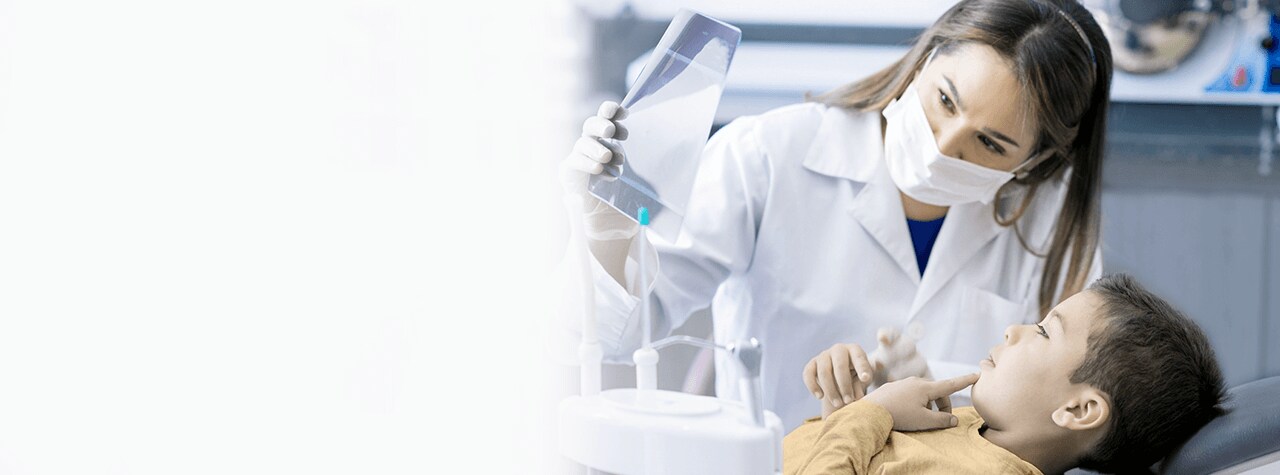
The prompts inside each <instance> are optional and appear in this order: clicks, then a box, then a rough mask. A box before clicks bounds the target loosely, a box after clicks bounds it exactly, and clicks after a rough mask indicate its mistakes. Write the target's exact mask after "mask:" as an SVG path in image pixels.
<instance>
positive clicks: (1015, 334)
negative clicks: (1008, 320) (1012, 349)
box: [1004, 325, 1027, 344]
mask: <svg viewBox="0 0 1280 475" xmlns="http://www.w3.org/2000/svg"><path fill="white" fill-rule="evenodd" d="M1026 327H1027V325H1009V327H1008V328H1005V329H1004V341H1006V342H1008V343H1009V344H1013V343H1016V342H1017V341H1018V339H1019V337H1020V336H1021V335H1022V333H1023V332H1022V329H1023V328H1026Z"/></svg>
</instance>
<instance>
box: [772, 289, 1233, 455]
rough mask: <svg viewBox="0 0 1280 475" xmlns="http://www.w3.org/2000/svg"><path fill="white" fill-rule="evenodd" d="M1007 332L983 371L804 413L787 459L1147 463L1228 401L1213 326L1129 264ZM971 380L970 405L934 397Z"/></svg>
mask: <svg viewBox="0 0 1280 475" xmlns="http://www.w3.org/2000/svg"><path fill="white" fill-rule="evenodd" d="M1004 336H1005V339H1004V342H1003V343H1001V344H1000V345H998V346H996V347H995V348H992V349H991V354H990V356H988V358H987V359H985V360H983V361H982V362H980V363H979V367H980V368H981V371H980V372H979V373H978V374H974V375H969V376H965V377H960V378H954V379H951V380H946V381H937V382H934V381H928V380H923V379H907V380H902V381H897V382H892V383H888V384H885V385H884V386H881V387H880V388H879V389H876V390H875V391H872V392H871V393H870V394H867V395H866V397H864V398H862V399H861V400H859V401H857V402H854V403H852V404H849V405H847V406H844V407H843V408H840V409H839V410H836V411H834V412H833V413H831V414H829V415H824V417H823V418H822V419H819V418H814V419H810V420H809V421H806V422H805V423H804V424H803V425H801V426H800V427H798V428H796V429H795V430H794V431H792V432H791V433H790V434H787V436H786V437H785V438H784V439H783V472H784V473H787V474H810V473H813V474H816V473H822V474H831V473H858V474H862V473H920V472H932V473H983V474H987V473H1032V474H1038V473H1049V474H1057V473H1062V472H1065V471H1067V470H1070V469H1072V468H1075V467H1080V468H1086V469H1090V470H1095V471H1100V472H1130V471H1137V472H1146V471H1148V467H1150V466H1151V465H1152V464H1153V463H1155V462H1156V461H1158V460H1160V459H1161V458H1163V457H1164V456H1165V455H1167V454H1168V453H1169V452H1170V451H1171V450H1172V449H1173V448H1175V447H1177V445H1178V444H1180V443H1182V442H1184V441H1185V440H1186V439H1188V438H1189V437H1191V435H1193V434H1194V433H1195V432H1196V431H1197V430H1199V429H1200V427H1202V426H1204V424H1206V423H1207V422H1209V421H1210V420H1211V419H1213V418H1214V417H1217V416H1218V415H1219V414H1221V409H1220V403H1221V402H1222V400H1223V397H1224V394H1225V393H1224V389H1223V381H1222V373H1221V370H1220V369H1219V368H1218V363H1217V361H1216V360H1215V359H1214V355H1213V350H1212V348H1210V346H1209V343H1208V341H1207V339H1206V338H1205V336H1204V334H1203V333H1202V332H1201V331H1200V329H1199V327H1197V326H1196V324H1195V323H1193V322H1192V321H1191V320H1190V319H1188V318H1187V317H1186V316H1184V315H1183V314H1181V313H1180V312H1178V311H1177V310H1175V309H1173V307H1171V306H1170V305H1169V304H1168V303H1166V302H1165V301H1164V300H1161V299H1160V298H1159V297H1156V296H1155V295H1153V294H1151V293H1150V292H1148V291H1146V290H1144V289H1143V288H1142V287H1140V286H1139V285H1138V284H1137V283H1136V282H1134V280H1133V279H1131V278H1129V277H1128V276H1124V275H1117V276H1108V277H1104V278H1102V279H1100V280H1098V281H1097V282H1096V283H1094V284H1093V285H1092V286H1090V287H1089V289H1087V290H1085V291H1083V292H1080V293H1079V294H1076V295H1075V296H1072V297H1071V298H1068V299H1067V300H1065V301H1063V302H1062V303H1061V304H1059V305H1058V306H1057V307H1055V308H1054V309H1053V310H1052V311H1050V312H1049V315H1047V316H1046V317H1045V318H1044V319H1043V320H1042V321H1041V322H1040V324H1037V325H1022V326H1014V327H1010V328H1009V329H1008V330H1005V334H1004ZM975 382H976V383H975ZM971 384H972V385H973V388H972V389H971V395H972V400H973V407H961V408H957V409H956V410H955V412H954V414H949V413H947V412H943V411H934V410H932V409H930V406H929V404H930V402H932V401H933V400H935V399H939V398H944V397H946V396H948V395H950V394H951V393H954V392H956V391H958V390H960V389H963V388H965V387H967V386H969V385H971ZM937 427H945V428H944V429H938V430H923V429H932V428H937ZM912 431H919V432H912Z"/></svg>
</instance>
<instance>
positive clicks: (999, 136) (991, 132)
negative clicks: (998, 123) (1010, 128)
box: [982, 127, 1022, 147]
mask: <svg viewBox="0 0 1280 475" xmlns="http://www.w3.org/2000/svg"><path fill="white" fill-rule="evenodd" d="M982 131H983V132H986V133H987V134H988V135H990V136H992V137H995V138H997V139H1000V140H1003V141H1005V142H1009V145H1013V146H1014V147H1022V146H1021V145H1018V142H1014V141H1013V139H1011V138H1009V136H1007V135H1005V134H1002V133H1000V132H998V131H996V130H992V129H991V128H990V127H983V128H982Z"/></svg>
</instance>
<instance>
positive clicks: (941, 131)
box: [933, 126, 963, 158]
mask: <svg viewBox="0 0 1280 475" xmlns="http://www.w3.org/2000/svg"><path fill="white" fill-rule="evenodd" d="M933 138H934V139H935V140H937V141H938V151H939V152H942V154H943V155H946V156H948V157H951V158H961V157H960V155H961V154H960V140H961V139H962V138H963V134H961V132H960V128H959V127H948V126H935V127H934V128H933Z"/></svg>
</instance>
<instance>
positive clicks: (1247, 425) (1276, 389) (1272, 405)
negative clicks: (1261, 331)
mask: <svg viewBox="0 0 1280 475" xmlns="http://www.w3.org/2000/svg"><path fill="white" fill-rule="evenodd" d="M1227 393H1228V395H1229V397H1228V399H1227V401H1226V403H1225V406H1226V408H1227V411H1228V412H1227V413H1226V414H1225V415H1223V416H1222V417H1219V418H1217V419H1214V420H1213V421H1211V422H1209V424H1208V425H1206V426H1204V428H1203V429H1200V432H1197V433H1196V435H1195V436H1193V437H1192V438H1191V440H1188V441H1187V443H1186V444H1183V446H1182V447H1180V448H1179V449H1178V450H1177V451H1175V452H1174V453H1173V455H1170V456H1169V457H1167V458H1165V460H1164V461H1163V462H1162V463H1161V464H1160V467H1159V468H1160V473H1167V474H1202V473H1215V474H1219V473H1220V474H1235V473H1242V472H1245V471H1250V472H1249V473H1280V376H1275V377H1270V378H1266V379H1260V380H1257V381H1253V382H1250V383H1245V384H1242V385H1239V386H1236V387H1234V388H1231V389H1230V390H1228V391H1227Z"/></svg>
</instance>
